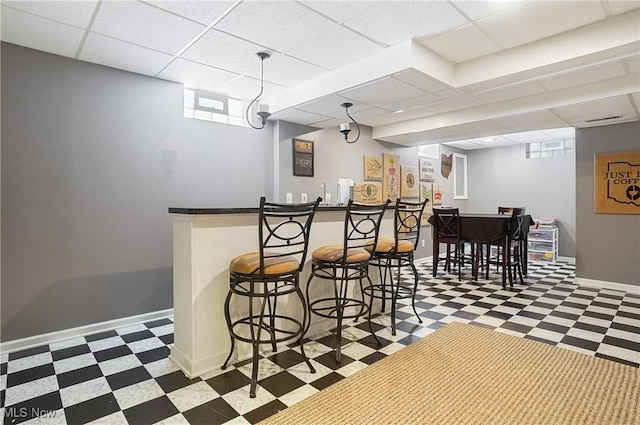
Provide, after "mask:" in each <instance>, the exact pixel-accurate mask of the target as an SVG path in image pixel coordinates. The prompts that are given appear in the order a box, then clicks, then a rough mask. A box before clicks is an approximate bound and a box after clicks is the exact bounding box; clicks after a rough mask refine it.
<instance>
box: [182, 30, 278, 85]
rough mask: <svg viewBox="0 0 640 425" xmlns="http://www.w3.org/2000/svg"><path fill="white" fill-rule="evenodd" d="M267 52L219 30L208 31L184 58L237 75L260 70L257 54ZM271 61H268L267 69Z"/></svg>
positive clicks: (258, 46) (261, 47) (190, 48)
mask: <svg viewBox="0 0 640 425" xmlns="http://www.w3.org/2000/svg"><path fill="white" fill-rule="evenodd" d="M264 50H266V49H265V48H264V46H260V45H257V44H254V43H250V42H248V41H244V40H241V39H239V38H237V37H234V36H231V35H228V34H225V33H223V32H220V31H217V30H209V31H207V32H206V33H205V34H204V35H203V36H202V37H201V38H200V39H198V41H196V42H195V43H193V45H192V46H191V47H189V49H187V51H185V52H184V53H183V54H182V57H183V58H185V59H189V60H191V61H194V62H199V63H203V64H205V65H210V66H213V67H216V68H220V69H225V70H227V71H231V72H235V73H237V74H244V73H247V72H250V71H256V70H258V75H259V70H260V60H259V59H258V58H257V56H256V53H258V52H260V51H264ZM270 60H271V59H266V60H265V62H264V64H265V68H267V67H268V63H269V61H270Z"/></svg>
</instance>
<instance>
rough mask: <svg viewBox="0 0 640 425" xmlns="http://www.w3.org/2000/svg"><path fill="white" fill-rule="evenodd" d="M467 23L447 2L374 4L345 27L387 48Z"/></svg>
mask: <svg viewBox="0 0 640 425" xmlns="http://www.w3.org/2000/svg"><path fill="white" fill-rule="evenodd" d="M468 22H469V21H468V20H467V19H465V18H464V17H463V16H462V15H461V14H460V13H459V12H458V11H457V10H456V9H455V8H453V7H452V6H451V5H450V4H449V3H447V2H440V1H429V2H427V1H393V2H377V3H376V7H375V8H372V9H367V10H365V11H364V12H363V13H362V14H360V15H358V16H354V17H352V18H350V19H348V20H347V21H345V25H346V26H348V27H349V28H352V29H354V30H355V31H357V32H359V33H360V34H363V35H365V36H367V37H369V38H370V39H372V40H377V41H379V42H381V43H384V44H386V45H387V46H392V45H394V44H398V43H400V42H402V41H405V40H409V39H412V38H417V37H425V36H429V35H433V34H438V33H441V32H444V31H449V30H451V29H453V28H455V27H458V26H460V25H465V24H467V23H468Z"/></svg>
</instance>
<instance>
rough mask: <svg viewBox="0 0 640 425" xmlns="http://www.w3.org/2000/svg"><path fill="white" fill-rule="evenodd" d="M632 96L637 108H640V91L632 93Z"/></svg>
mask: <svg viewBox="0 0 640 425" xmlns="http://www.w3.org/2000/svg"><path fill="white" fill-rule="evenodd" d="M631 98H632V99H633V102H634V103H635V107H636V109H640V94H639V93H633V94H632V95H631Z"/></svg>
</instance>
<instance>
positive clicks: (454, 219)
mask: <svg viewBox="0 0 640 425" xmlns="http://www.w3.org/2000/svg"><path fill="white" fill-rule="evenodd" d="M433 216H434V225H433V276H434V277H435V276H436V273H437V272H438V263H440V262H442V261H444V262H445V269H446V270H448V271H451V264H456V265H457V266H458V279H459V280H462V268H461V267H462V261H463V258H462V240H461V239H460V210H459V209H458V208H434V209H433ZM441 244H446V246H447V253H446V256H445V257H440V245H441ZM452 248H453V257H452V256H451V254H452Z"/></svg>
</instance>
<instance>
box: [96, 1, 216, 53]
mask: <svg viewBox="0 0 640 425" xmlns="http://www.w3.org/2000/svg"><path fill="white" fill-rule="evenodd" d="M204 28H205V26H204V25H201V24H197V23H195V22H193V21H190V20H187V19H185V18H182V17H179V16H176V15H174V14H172V13H168V12H165V11H162V10H160V9H157V8H155V7H152V6H150V5H148V4H145V3H139V2H131V1H114V2H110V1H107V2H102V6H101V7H100V11H99V12H98V14H97V16H96V18H95V20H94V22H93V25H92V27H91V30H92V31H93V32H97V33H100V34H104V35H107V36H110V37H113V38H118V39H120V40H123V41H128V42H129V43H133V44H137V45H139V46H143V47H148V48H151V49H155V50H158V51H160V52H165V53H169V54H177V53H178V52H179V51H180V50H182V49H183V48H184V47H185V46H186V45H187V44H188V43H189V42H191V41H192V40H194V39H195V38H196V37H197V36H198V34H200V33H201V32H202V30H204Z"/></svg>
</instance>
